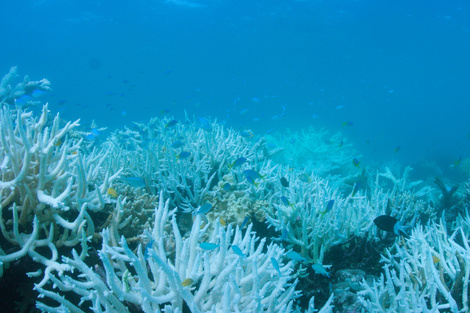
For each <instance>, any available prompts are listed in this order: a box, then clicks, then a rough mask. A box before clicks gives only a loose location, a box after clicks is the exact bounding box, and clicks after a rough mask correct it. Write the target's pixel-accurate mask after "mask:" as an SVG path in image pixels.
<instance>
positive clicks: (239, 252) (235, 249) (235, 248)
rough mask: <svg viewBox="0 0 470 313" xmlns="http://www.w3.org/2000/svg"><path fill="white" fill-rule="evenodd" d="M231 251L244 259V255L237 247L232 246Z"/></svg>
mask: <svg viewBox="0 0 470 313" xmlns="http://www.w3.org/2000/svg"><path fill="white" fill-rule="evenodd" d="M232 250H233V252H235V253H236V254H238V255H239V256H241V257H243V258H244V259H246V256H245V254H244V253H243V252H242V250H241V249H240V248H239V247H238V246H237V245H232Z"/></svg>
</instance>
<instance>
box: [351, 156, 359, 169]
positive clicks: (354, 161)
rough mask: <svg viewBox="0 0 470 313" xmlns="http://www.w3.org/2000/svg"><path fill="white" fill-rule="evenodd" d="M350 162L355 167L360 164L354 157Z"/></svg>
mask: <svg viewBox="0 0 470 313" xmlns="http://www.w3.org/2000/svg"><path fill="white" fill-rule="evenodd" d="M352 164H353V165H354V166H355V167H357V168H360V166H359V165H360V164H361V162H360V161H359V160H358V159H356V158H354V159H352Z"/></svg>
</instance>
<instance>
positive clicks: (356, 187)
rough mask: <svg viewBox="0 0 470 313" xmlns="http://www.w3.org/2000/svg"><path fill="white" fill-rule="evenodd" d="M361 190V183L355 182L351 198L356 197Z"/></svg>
mask: <svg viewBox="0 0 470 313" xmlns="http://www.w3.org/2000/svg"><path fill="white" fill-rule="evenodd" d="M361 188H362V184H361V182H357V183H356V184H355V185H354V189H353V192H352V196H353V197H354V196H355V195H356V193H357V192H358V191H359V190H361Z"/></svg>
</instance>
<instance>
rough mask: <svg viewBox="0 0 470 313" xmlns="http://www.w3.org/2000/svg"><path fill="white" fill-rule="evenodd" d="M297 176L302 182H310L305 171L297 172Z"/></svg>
mask: <svg viewBox="0 0 470 313" xmlns="http://www.w3.org/2000/svg"><path fill="white" fill-rule="evenodd" d="M297 178H298V179H300V181H303V182H304V183H310V177H309V176H308V175H307V174H305V173H302V174H299V176H297Z"/></svg>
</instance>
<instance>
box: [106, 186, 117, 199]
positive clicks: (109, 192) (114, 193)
mask: <svg viewBox="0 0 470 313" xmlns="http://www.w3.org/2000/svg"><path fill="white" fill-rule="evenodd" d="M108 195H110V196H111V197H113V198H117V196H118V193H117V191H116V189H114V188H108Z"/></svg>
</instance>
